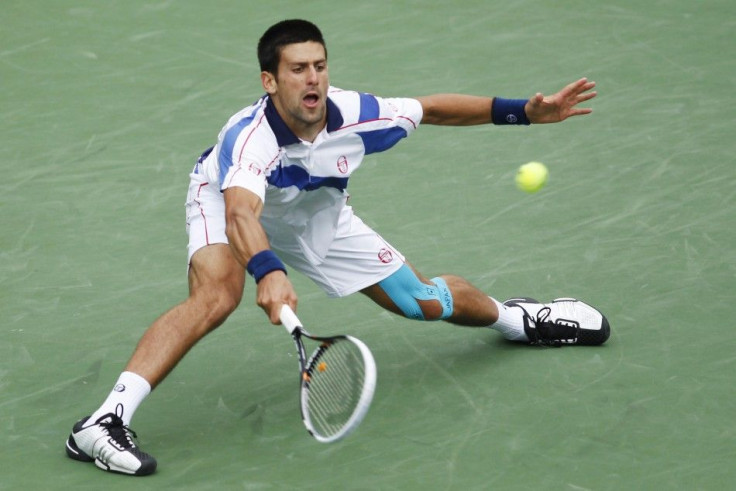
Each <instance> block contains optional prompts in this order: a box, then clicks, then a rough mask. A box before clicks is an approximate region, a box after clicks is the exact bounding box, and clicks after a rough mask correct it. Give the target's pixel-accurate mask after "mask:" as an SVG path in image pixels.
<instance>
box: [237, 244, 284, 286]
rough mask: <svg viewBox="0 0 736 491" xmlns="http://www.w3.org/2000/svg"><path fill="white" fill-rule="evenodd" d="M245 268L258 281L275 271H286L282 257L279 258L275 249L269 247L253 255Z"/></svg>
mask: <svg viewBox="0 0 736 491" xmlns="http://www.w3.org/2000/svg"><path fill="white" fill-rule="evenodd" d="M245 269H246V270H247V271H248V273H250V274H251V276H253V278H254V279H255V280H256V283H258V282H259V281H261V279H262V278H263V277H264V276H266V275H267V274H268V273H271V272H273V271H283V272H284V273H286V266H284V263H282V262H281V259H279V258H278V256H276V254H274V252H273V251H271V250H268V249H266V250H265V251H261V252H259V253H258V254H256V255H254V256H253V257H251V258H250V261H248V266H247V267H246V268H245Z"/></svg>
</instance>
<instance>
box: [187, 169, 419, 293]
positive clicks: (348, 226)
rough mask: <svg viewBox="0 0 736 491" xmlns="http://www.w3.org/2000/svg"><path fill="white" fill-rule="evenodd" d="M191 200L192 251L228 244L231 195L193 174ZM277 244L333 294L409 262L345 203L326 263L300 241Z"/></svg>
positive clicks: (189, 228) (285, 258)
mask: <svg viewBox="0 0 736 491" xmlns="http://www.w3.org/2000/svg"><path fill="white" fill-rule="evenodd" d="M190 179H191V180H190V183H189V193H188V196H187V203H186V218H187V233H188V234H189V246H188V248H189V255H188V258H187V260H188V261H189V260H191V258H192V256H193V255H194V253H195V252H197V251H198V250H199V249H201V248H202V247H205V246H207V245H210V244H227V243H228V239H227V235H226V234H225V199H224V197H223V195H222V193H221V192H220V190H219V189H218V187H217V186H216V185H212V184H210V183H208V182H207V181H206V179H205V177H204V176H203V175H202V174H197V173H192V174H190ZM271 248H272V249H273V251H274V252H275V253H276V254H277V255H278V256H279V258H280V259H281V260H282V261H284V263H286V264H287V265H288V266H289V267H290V269H293V270H296V271H299V272H301V273H303V274H305V275H306V276H307V277H309V278H311V279H312V281H314V282H315V283H317V285H319V286H320V287H321V288H322V289H323V290H324V291H325V293H327V295H329V296H331V297H344V296H347V295H350V294H352V293H355V292H358V291H360V290H362V289H363V288H366V287H368V286H371V285H374V284H376V283H378V282H379V281H381V280H383V279H385V278H387V277H389V276H390V275H391V274H393V273H394V272H396V271H397V270H398V269H399V268H400V267H401V266H402V265H403V264H404V261H405V259H404V256H403V255H402V254H401V253H400V252H399V251H397V250H396V249H395V248H393V247H392V246H391V244H389V243H388V242H386V241H385V240H384V239H383V238H382V237H381V236H380V235H378V234H377V233H376V232H375V231H374V230H373V229H371V228H370V227H369V226H367V225H366V224H365V223H363V221H362V220H361V219H360V218H358V217H357V216H355V215H354V214H353V211H352V208H351V207H349V206H345V207H344V208H343V209H342V211H341V212H340V218H339V220H338V224H337V233H336V235H335V238H334V239H333V241H332V243H331V245H330V247H329V249H328V251H327V254H326V255H325V257H324V258H323V259H322V260H321V261H319V262H318V261H317V260H315V259H313V258H308V257H307V256H306V255H305V254H304V253H302V251H301V249H300V247H299V245H298V244H297V243H296V242H294V243H293V244H288V243H282V242H279V244H278V245H276V244H274V243H272V244H271Z"/></svg>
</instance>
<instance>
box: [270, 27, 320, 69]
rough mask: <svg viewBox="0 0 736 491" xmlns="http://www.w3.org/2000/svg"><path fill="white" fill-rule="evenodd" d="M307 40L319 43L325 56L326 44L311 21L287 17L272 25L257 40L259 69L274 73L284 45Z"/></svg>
mask: <svg viewBox="0 0 736 491" xmlns="http://www.w3.org/2000/svg"><path fill="white" fill-rule="evenodd" d="M308 41H314V42H316V43H319V44H321V45H322V46H323V47H324V48H325V56H327V46H326V45H325V40H324V38H323V37H322V32H321V31H320V30H319V28H318V27H317V26H315V25H314V24H312V23H311V22H309V21H306V20H302V19H288V20H282V21H281V22H278V23H276V24H274V25H272V26H271V27H269V28H268V30H266V32H265V33H263V36H261V39H260V40H259V41H258V63H259V64H260V65H261V71H262V72H270V73H273V74H274V75H275V74H276V72H277V70H278V67H279V60H280V59H281V50H282V49H283V48H284V46H287V45H289V44H295V43H306V42H308Z"/></svg>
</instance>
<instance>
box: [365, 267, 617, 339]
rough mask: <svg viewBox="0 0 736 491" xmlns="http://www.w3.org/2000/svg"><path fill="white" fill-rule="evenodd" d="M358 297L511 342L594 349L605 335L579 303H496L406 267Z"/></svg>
mask: <svg viewBox="0 0 736 491" xmlns="http://www.w3.org/2000/svg"><path fill="white" fill-rule="evenodd" d="M361 292H362V293H364V294H365V295H367V296H368V297H369V298H371V299H372V300H373V301H374V302H376V303H377V304H378V305H380V306H382V307H383V308H385V309H387V310H389V311H391V312H394V313H396V314H399V315H403V316H405V317H408V318H412V319H418V320H445V321H447V322H450V323H453V324H457V325H462V326H475V327H490V328H492V329H495V330H497V331H499V332H501V334H503V335H504V337H506V338H507V339H510V340H514V341H526V342H532V343H533V344H542V345H554V346H560V345H562V344H588V345H597V344H602V343H604V342H605V341H606V339H608V336H609V333H610V327H609V324H608V320H607V319H606V318H605V316H603V314H601V313H600V312H599V311H598V310H596V309H595V308H593V307H591V306H590V305H588V304H586V303H584V302H581V301H579V300H576V299H571V298H564V299H557V300H554V301H552V302H550V303H548V304H541V303H539V302H537V301H536V300H533V299H529V298H516V299H512V300H508V301H506V302H504V303H500V302H498V301H497V300H496V299H494V298H493V297H489V296H488V295H486V294H485V293H483V292H482V291H480V290H479V289H478V288H476V287H474V286H473V285H472V284H470V282H468V281H467V280H466V279H464V278H462V277H459V276H452V275H443V276H440V277H437V278H433V279H431V280H429V279H427V278H425V277H424V276H422V275H421V274H420V273H419V272H417V271H416V270H414V268H412V267H410V266H409V265H408V264H405V265H404V266H402V267H401V268H400V269H399V270H398V271H396V272H395V273H393V274H391V275H390V276H388V277H387V278H385V279H384V280H382V281H380V282H378V283H376V284H375V285H372V286H369V287H368V288H365V289H363V290H361Z"/></svg>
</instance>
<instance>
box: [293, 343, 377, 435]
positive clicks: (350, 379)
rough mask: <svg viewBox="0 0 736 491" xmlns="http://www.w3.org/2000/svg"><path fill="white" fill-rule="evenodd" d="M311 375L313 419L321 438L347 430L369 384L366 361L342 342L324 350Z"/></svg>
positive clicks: (322, 349)
mask: <svg viewBox="0 0 736 491" xmlns="http://www.w3.org/2000/svg"><path fill="white" fill-rule="evenodd" d="M308 373H309V375H310V379H309V401H308V406H307V411H308V414H309V418H310V420H311V421H312V424H313V425H314V427H315V429H316V430H317V431H318V432H319V433H320V434H322V435H325V436H330V435H332V434H335V433H337V432H338V431H340V430H341V429H342V428H343V426H344V425H345V424H346V423H347V422H348V420H349V419H350V417H351V416H352V414H353V413H354V411H355V409H356V407H357V405H358V403H359V401H360V397H361V393H362V388H363V384H364V380H365V364H364V362H363V357H362V355H361V353H360V350H359V348H358V347H357V346H355V345H354V344H353V343H352V342H350V341H347V340H342V341H338V342H335V343H332V344H330V345H326V346H322V347H321V348H320V351H319V352H318V353H317V354H316V355H315V357H314V358H313V359H312V361H311V363H310V365H309V368H308Z"/></svg>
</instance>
